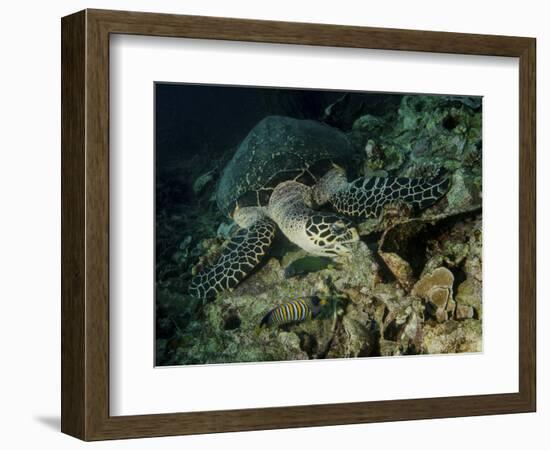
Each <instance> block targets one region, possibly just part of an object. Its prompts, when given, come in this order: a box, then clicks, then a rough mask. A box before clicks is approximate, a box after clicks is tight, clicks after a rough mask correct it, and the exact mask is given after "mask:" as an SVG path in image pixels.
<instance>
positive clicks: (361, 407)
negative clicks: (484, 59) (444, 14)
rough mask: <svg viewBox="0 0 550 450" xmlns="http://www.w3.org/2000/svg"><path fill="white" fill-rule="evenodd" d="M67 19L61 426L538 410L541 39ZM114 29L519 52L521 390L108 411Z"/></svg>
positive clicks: (309, 422) (140, 16)
mask: <svg viewBox="0 0 550 450" xmlns="http://www.w3.org/2000/svg"><path fill="white" fill-rule="evenodd" d="M61 29H62V348H61V350H62V405H61V406H62V417H61V428H62V431H63V432H64V433H67V434H70V435H72V436H76V437H78V438H80V439H84V440H100V439H117V438H134V437H136V438H137V437H150V436H168V435H184V434H197V433H214V432H228V431H245V430H261V429H275V428H290V427H309V426H322V425H338V424H351V423H367V422H382V421H397V420H411V419H426V418H441V417H458V416H474V415H486V414H503V413H517V412H531V411H535V407H536V332H535V322H536V321H535V319H536V317H535V299H536V292H535V289H536V287H535V286H536V284H535V281H536V261H535V251H536V250H535V243H536V235H535V233H536V228H535V227H536V224H535V223H536V220H535V219H536V206H535V205H536V203H535V189H536V188H535V186H536V178H535V169H536V162H535V145H536V144H535V109H536V108H535V73H536V71H535V46H536V41H535V39H533V38H525V37H506V36H489V35H473V34H459V33H446V32H432V31H412V30H398V29H382V28H363V27H351V26H337V25H320V24H306V23H287V22H272V21H256V20H241V19H228V18H216V17H199V16H179V15H169V14H151V13H135V12H122V11H104V10H85V11H81V12H78V13H75V14H73V15H70V16H67V17H64V18H63V19H62V27H61ZM117 33H120V34H136V35H145V36H165V37H184V38H201V39H220V40H231V41H249V42H260V43H285V44H305V45H313V46H333V47H353V48H368V49H383V50H402V51H417V52H434V53H455V54H465V55H487V56H508V57H517V58H519V72H520V73H519V79H520V89H519V92H520V101H519V110H518V111H519V117H520V139H519V160H520V191H519V199H520V201H519V205H518V206H519V243H520V247H519V248H520V252H519V267H518V270H519V301H520V308H519V349H520V351H519V392H516V393H506V394H493V395H473V396H461V397H443V398H439V397H438V398H419V399H407V400H391V401H374V402H359V403H344V404H325V405H315V406H290V407H274V408H261V409H245V410H228V411H210V412H188V413H173V414H155V415H140V416H110V415H109V36H110V35H111V34H117Z"/></svg>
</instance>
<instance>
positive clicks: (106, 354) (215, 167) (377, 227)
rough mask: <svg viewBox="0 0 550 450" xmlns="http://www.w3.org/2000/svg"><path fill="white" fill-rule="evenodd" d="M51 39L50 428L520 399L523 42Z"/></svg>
mask: <svg viewBox="0 0 550 450" xmlns="http://www.w3.org/2000/svg"><path fill="white" fill-rule="evenodd" d="M61 28H62V431H63V432H65V433H67V434H70V435H73V436H76V437H78V438H81V439H84V440H101V439H117V438H131V437H148V436H167V435H182V434H197V433H212V432H224V431H244V430H259V429H274V428H290V427H306V426H321V425H336V424H350V423H368V422H379V421H396V420H412V419H425V418H440V417H457V416H468V415H484V414H502V413H516V412H531V411H535V408H536V383H535V381H536V380H535V374H536V339H535V336H536V333H535V322H536V320H535V319H536V316H535V300H536V293H535V279H536V271H535V243H536V235H535V231H536V230H535V217H536V209H535V194H536V192H535V185H536V182H535V169H536V162H535V148H536V142H535V131H536V129H535V97H536V96H535V59H536V58H535V48H536V47H535V42H536V41H535V39H534V38H527V37H508V36H489V35H472V34H458V33H444V32H435V31H416V30H415V31H413V30H397V29H380V28H366V27H349V26H339V25H320V24H305V23H288V22H271V21H255V20H241V19H229V18H216V17H199V16H178V15H168V14H153V13H134V12H122V11H104V10H85V11H81V12H78V13H75V14H73V15H70V16H67V17H64V18H63V19H62V27H61Z"/></svg>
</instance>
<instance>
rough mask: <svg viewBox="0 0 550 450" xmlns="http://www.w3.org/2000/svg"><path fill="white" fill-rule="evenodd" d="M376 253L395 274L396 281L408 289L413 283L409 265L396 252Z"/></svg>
mask: <svg viewBox="0 0 550 450" xmlns="http://www.w3.org/2000/svg"><path fill="white" fill-rule="evenodd" d="M378 254H379V255H380V257H381V258H382V260H383V261H384V262H385V263H386V266H388V269H390V271H391V273H392V274H393V275H394V276H395V278H396V280H397V282H398V283H399V284H400V285H401V286H403V287H404V288H406V289H409V288H410V287H411V286H412V284H413V283H414V281H413V271H412V268H411V265H410V264H409V263H408V262H407V261H405V260H404V259H403V258H401V257H400V256H399V255H398V254H397V253H391V252H387V253H386V252H381V251H379V252H378Z"/></svg>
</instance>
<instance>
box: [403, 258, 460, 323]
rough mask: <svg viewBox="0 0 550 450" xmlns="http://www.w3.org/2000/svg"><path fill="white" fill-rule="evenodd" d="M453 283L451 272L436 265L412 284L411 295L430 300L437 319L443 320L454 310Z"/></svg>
mask: <svg viewBox="0 0 550 450" xmlns="http://www.w3.org/2000/svg"><path fill="white" fill-rule="evenodd" d="M453 283H454V276H453V274H452V272H451V271H450V270H449V269H447V268H445V267H438V268H437V269H435V270H434V271H433V272H431V273H429V274H426V275H424V277H422V278H421V279H420V280H419V281H418V282H417V283H416V284H415V285H414V287H413V290H412V295H415V296H417V297H420V298H423V299H425V300H426V301H428V302H430V303H431V304H432V305H433V307H434V308H435V314H436V318H437V321H438V322H444V321H445V320H447V319H448V318H449V317H450V316H452V314H453V312H454V307H455V302H454V301H453Z"/></svg>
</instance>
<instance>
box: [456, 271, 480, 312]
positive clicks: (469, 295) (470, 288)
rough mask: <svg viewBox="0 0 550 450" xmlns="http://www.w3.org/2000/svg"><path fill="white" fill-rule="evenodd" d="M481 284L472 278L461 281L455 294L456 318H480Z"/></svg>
mask: <svg viewBox="0 0 550 450" xmlns="http://www.w3.org/2000/svg"><path fill="white" fill-rule="evenodd" d="M481 293H482V288H481V283H480V282H479V281H477V280H476V279H474V278H473V277H469V278H467V279H466V280H465V281H463V282H462V283H461V284H460V285H459V286H458V289H457V293H456V303H457V307H456V318H457V319H471V318H473V317H474V315H475V316H477V318H479V319H481V318H482V309H481Z"/></svg>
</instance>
